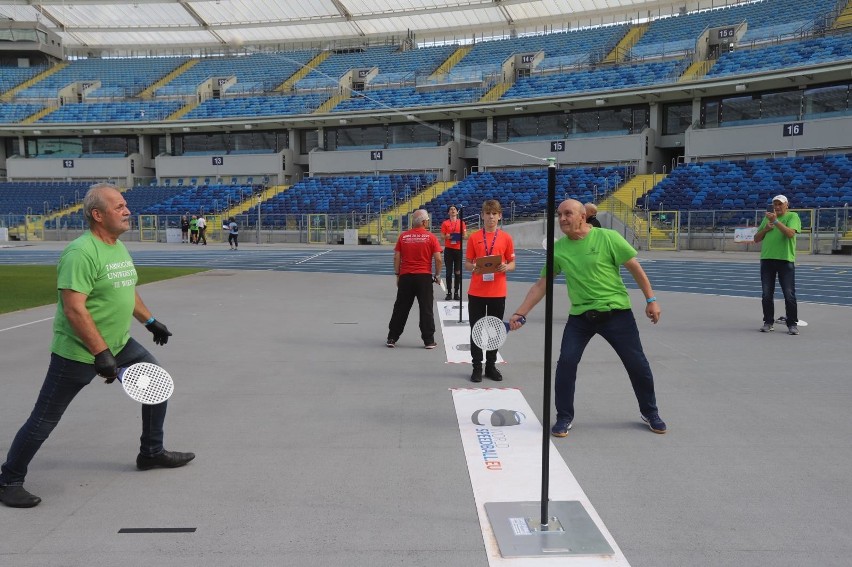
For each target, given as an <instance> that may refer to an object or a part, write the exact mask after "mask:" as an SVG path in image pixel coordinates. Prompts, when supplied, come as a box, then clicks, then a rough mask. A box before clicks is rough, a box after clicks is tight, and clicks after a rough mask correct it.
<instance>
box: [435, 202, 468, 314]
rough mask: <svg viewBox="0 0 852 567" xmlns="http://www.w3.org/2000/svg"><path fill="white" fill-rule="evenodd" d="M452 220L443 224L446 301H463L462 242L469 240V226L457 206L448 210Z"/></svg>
mask: <svg viewBox="0 0 852 567" xmlns="http://www.w3.org/2000/svg"><path fill="white" fill-rule="evenodd" d="M447 214H448V216H449V217H450V218H448V219H447V220H445V221H444V222H443V223H441V234H442V235H443V236H444V265H445V266H446V267H447V281H446V283H447V296H446V297H445V298H444V300H446V301H450V300H451V299H455V300H459V299H461V270H462V255H461V245H462V240H463V239H465V238H467V226H466V225H465V222H464V221H463V220H462V219H460V218H459V211H458V209H457V208H456V207H455V205H450V207H449V209H447Z"/></svg>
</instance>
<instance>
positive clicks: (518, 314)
mask: <svg viewBox="0 0 852 567" xmlns="http://www.w3.org/2000/svg"><path fill="white" fill-rule="evenodd" d="M512 315H517V316H518V317H526V315H521V314H520V313H512Z"/></svg>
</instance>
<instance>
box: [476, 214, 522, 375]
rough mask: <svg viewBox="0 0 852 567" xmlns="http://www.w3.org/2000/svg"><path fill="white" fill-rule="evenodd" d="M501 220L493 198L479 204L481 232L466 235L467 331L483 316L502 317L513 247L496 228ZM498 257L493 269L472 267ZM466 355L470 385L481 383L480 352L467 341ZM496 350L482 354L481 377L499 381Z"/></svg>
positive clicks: (512, 243)
mask: <svg viewBox="0 0 852 567" xmlns="http://www.w3.org/2000/svg"><path fill="white" fill-rule="evenodd" d="M502 218H503V208H502V207H501V206H500V202H499V201H497V200H494V199H491V200H488V201H485V202H484V203H482V223H483V227H482V230H478V231H476V232H474V233H472V234H471V235H470V238H469V239H468V242H467V253H466V254H465V267H466V268H467V269H468V270H470V271H471V272H472V275H471V277H470V287H469V288H468V290H467V298H468V302H467V312H468V315H469V319H470V328H471V329H473V326H474V324H476V322H477V321H479V320H480V319H482V318H483V317H485V316H486V315H493V316H494V317H497V318H498V319H502V318H503V313H504V312H505V310H506V273H507V272H511V271H514V269H515V244H514V242H513V241H512V237H511V236H510V235H509V233H507V232H506V231H503V230H500V229H499V228H498V227H497V225H498V223H499V222H500V219H502ZM485 256H499V258H500V262H499V263H498V264H497V267H496V269H495V270H493V271H492V270H490V269H488V270H485V271H483V270H481V269H480V268H478V267H477V265H476V259H477V258H484V257H485ZM470 355H471V359H472V362H473V373H472V374H471V375H470V381H471V382H482V349H480V348H479V347H478V346H476V345H475V344H474V343H473V338H472V337H471V341H470ZM496 362H497V351H496V350H489V351H485V376H487V377H488V378H491V379H492V380H496V381H500V380H502V379H503V375H502V374H500V371H499V370H497V366H496Z"/></svg>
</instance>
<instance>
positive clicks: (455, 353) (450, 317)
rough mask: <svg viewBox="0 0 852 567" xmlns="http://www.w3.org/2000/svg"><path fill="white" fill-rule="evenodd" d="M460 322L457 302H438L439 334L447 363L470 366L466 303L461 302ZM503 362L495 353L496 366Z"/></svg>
mask: <svg viewBox="0 0 852 567" xmlns="http://www.w3.org/2000/svg"><path fill="white" fill-rule="evenodd" d="M461 307H462V317H461V319H462V322H461V323H459V302H458V301H439V302H438V318H439V319H440V321H441V334H442V335H443V336H444V348H445V349H446V351H447V362H452V363H462V364H470V363H471V361H470V318H469V317H468V315H467V301H463V302H462V306H461ZM503 362H505V361H504V360H503V357H502V356H500V351H497V364H501V363H503Z"/></svg>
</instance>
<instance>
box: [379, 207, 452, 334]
mask: <svg viewBox="0 0 852 567" xmlns="http://www.w3.org/2000/svg"><path fill="white" fill-rule="evenodd" d="M428 224H429V213H428V212H427V211H426V210H424V209H417V210H416V211H414V213H413V214H412V215H411V226H412V228H411V230H406V231H405V232H403V233H402V234H400V235H399V239H398V240H397V241H396V247H395V248H394V249H393V250H394V252H393V271H394V273H395V274H396V276H397V278H396V301H395V302H394V304H393V314H392V315H391V320H390V323H389V324H388V341H387V346H388V348H393V347H395V346H396V341H398V340H399V337H400V335H402V331H403V329H405V323H406V321H407V320H408V313H409V312H410V311H411V306H412V305H414V299H415V298H417V305H418V307H419V308H420V337H421V338H422V339H423V345H424V346H425V347H426V348H429V349H431V348H435V347H436V346H437V344H436V343H435V316H434V315H433V313H432V301H433V296H432V283H433V282H437V281H439V279H440V277H441V266H442V262H441V244H440V243H439V242H438V239H437V238H436V237H435V235H434V234H432V233H431V232H429V230H428V229H427V228H426V225H428ZM433 263H434V264H435V269H434V272H433V271H432V264H433ZM433 274H434V275H433Z"/></svg>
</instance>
